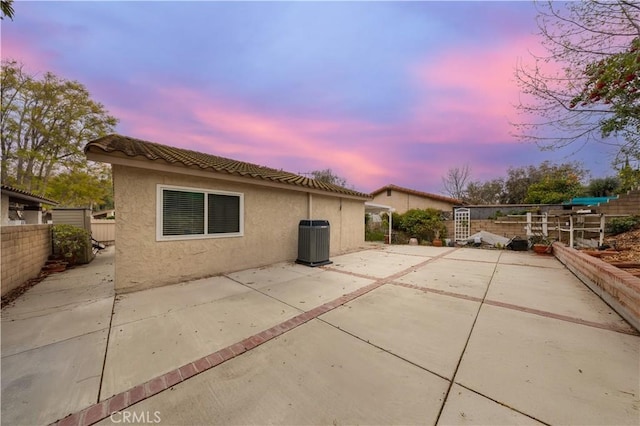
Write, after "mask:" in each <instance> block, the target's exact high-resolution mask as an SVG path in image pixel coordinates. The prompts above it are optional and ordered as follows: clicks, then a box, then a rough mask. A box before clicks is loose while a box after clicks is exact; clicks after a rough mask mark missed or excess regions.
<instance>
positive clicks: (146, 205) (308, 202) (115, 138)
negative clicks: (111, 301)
mask: <svg viewBox="0 0 640 426" xmlns="http://www.w3.org/2000/svg"><path fill="white" fill-rule="evenodd" d="M85 152H86V155H87V158H88V159H89V160H93V161H101V162H106V163H111V164H112V165H113V168H112V170H113V184H114V201H115V205H116V206H117V207H116V210H117V212H116V217H117V218H118V220H117V221H116V240H117V249H116V258H115V278H116V284H115V286H116V292H118V293H122V292H129V291H136V290H141V289H144V288H150V287H157V286H161V285H166V284H173V283H178V282H182V281H187V280H193V279H196V278H201V277H206V276H211V275H215V274H220V273H226V272H231V271H235V270H241V269H245V268H252V267H259V266H263V265H268V264H272V263H275V262H281V261H289V260H294V259H296V257H297V254H298V225H299V222H300V220H303V219H326V220H328V221H329V222H330V225H331V231H330V249H331V250H330V254H331V255H335V254H337V253H341V252H344V251H347V250H352V249H355V248H358V247H360V246H361V245H362V244H363V243H364V220H363V218H364V213H365V208H364V203H365V201H367V200H369V199H370V198H371V197H370V196H369V195H368V194H363V193H360V192H356V191H353V190H349V189H346V188H342V187H339V186H335V185H330V184H326V183H323V182H319V181H316V180H313V179H310V178H307V177H303V176H299V175H296V174H293V173H288V172H284V171H281V170H275V169H271V168H267V167H261V166H257V165H254V164H249V163H243V162H240V161H235V160H230V159H227V158H222V157H217V156H213V155H209V154H204V153H200V152H195V151H190V150H186V149H179V148H174V147H170V146H165V145H160V144H156V143H152V142H147V141H142V140H138V139H133V138H129V137H125V136H120V135H109V136H106V137H103V138H100V139H97V140H95V141H92V142H90V143H88V144H87V146H86V147H85Z"/></svg>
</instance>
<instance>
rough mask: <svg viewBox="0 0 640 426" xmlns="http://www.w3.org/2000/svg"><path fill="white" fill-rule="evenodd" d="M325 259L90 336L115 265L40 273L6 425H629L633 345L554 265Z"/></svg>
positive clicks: (158, 309) (271, 270)
mask: <svg viewBox="0 0 640 426" xmlns="http://www.w3.org/2000/svg"><path fill="white" fill-rule="evenodd" d="M487 253H488V254H487ZM456 255H457V256H458V257H459V258H458V257H455V256H456ZM475 255H477V256H475ZM474 259H476V260H474ZM490 259H494V260H493V261H491V260H490ZM97 260H98V259H97ZM104 260H105V259H104V258H103V259H102V261H104ZM333 260H334V262H335V264H333V265H329V266H327V267H320V268H309V267H306V266H301V265H295V264H293V263H281V264H277V265H273V266H272V267H266V268H256V269H254V270H248V271H239V272H236V273H233V274H229V275H227V276H218V277H213V278H207V279H204V280H198V281H192V282H188V283H183V284H179V285H176V286H167V287H161V288H156V289H151V290H145V291H142V292H139V293H131V294H127V295H124V296H119V297H118V300H117V301H116V302H115V305H114V306H115V314H114V315H113V317H112V318H111V320H112V321H113V323H112V327H111V328H110V330H109V335H107V329H98V331H92V330H95V329H96V327H97V326H98V324H97V322H96V319H97V318H98V317H100V315H99V313H105V312H109V311H108V310H107V309H106V308H105V307H104V306H103V305H105V306H106V305H108V303H113V300H114V299H113V296H107V297H102V296H103V295H104V294H109V292H104V288H102V287H101V286H100V285H101V283H103V284H104V285H105V286H108V285H112V284H113V283H112V282H110V281H109V278H108V277H109V275H108V274H112V272H113V269H112V266H113V265H110V266H111V269H107V270H103V271H102V272H103V273H104V274H106V276H107V278H106V281H104V280H105V278H104V277H102V276H101V275H100V274H99V273H96V272H93V274H92V273H91V265H98V266H99V265H100V263H92V264H91V265H88V267H87V268H86V269H87V270H86V271H82V273H81V274H80V273H79V274H77V275H70V273H71V272H73V270H72V271H67V272H64V273H62V274H59V275H57V276H55V278H56V279H55V280H53V281H50V280H49V278H48V279H47V280H45V281H43V282H42V283H41V284H39V285H38V286H36V287H35V288H34V289H32V290H31V291H29V292H27V293H26V294H25V295H23V297H21V298H20V299H18V300H17V301H16V305H15V306H14V307H12V308H6V309H3V315H2V322H3V330H2V331H3V339H4V341H3V345H2V368H3V371H2V373H3V374H2V396H3V401H2V416H3V417H2V419H3V421H5V422H7V423H10V424H16V423H17V424H22V423H28V424H48V423H51V422H55V421H56V420H60V419H63V417H64V416H65V415H67V414H70V413H72V415H71V416H70V417H66V418H64V420H63V421H61V422H60V423H59V425H60V426H63V425H65V426H71V425H74V426H80V425H83V424H91V423H94V422H96V421H99V420H100V419H105V420H104V422H103V423H105V424H106V423H109V414H111V412H116V417H114V418H113V422H114V423H118V424H122V423H124V421H123V417H122V415H123V414H124V413H129V414H131V413H137V415H138V416H141V415H142V416H146V417H144V418H143V419H144V420H147V422H149V421H148V420H149V419H150V420H153V421H155V417H154V415H155V411H158V412H159V413H160V421H161V424H212V423H213V424H216V423H217V424H265V423H271V424H340V423H349V424H398V423H403V424H436V423H437V424H478V423H480V424H532V423H533V424H535V422H536V421H539V422H542V423H546V424H634V420H635V424H637V419H638V412H639V411H638V409H639V404H640V403H639V401H638V399H639V393H640V390H639V389H638V387H639V386H640V385H639V383H640V366H639V365H638V359H639V358H640V336H639V335H638V333H637V332H636V331H633V330H632V329H631V328H630V327H629V326H628V325H627V324H626V323H624V322H623V321H622V320H621V319H620V317H619V316H617V315H616V314H614V313H610V312H609V310H608V308H607V307H606V306H605V305H603V304H602V302H601V301H600V300H599V299H598V297H597V295H595V294H593V293H591V292H590V291H588V290H586V288H584V287H583V286H582V284H581V283H580V282H579V281H577V280H576V279H575V277H573V276H572V275H571V274H569V273H568V272H567V271H566V270H565V269H564V268H563V267H558V266H557V263H556V262H555V261H554V260H553V259H552V258H550V257H540V258H539V259H538V258H537V257H536V256H532V255H530V254H528V253H509V252H504V251H497V250H495V251H494V250H490V251H486V250H480V249H468V248H464V249H454V248H436V247H424V246H406V247H397V246H390V247H389V246H387V247H380V246H376V247H375V248H372V249H369V250H365V251H362V252H359V253H350V254H347V255H344V256H336V257H334V258H333ZM494 269H495V270H496V272H495V274H493V270H494ZM99 270H100V268H98V271H99ZM111 276H112V275H111ZM64 277H67V278H66V279H67V280H68V281H66V280H65V279H64ZM69 277H71V278H69ZM530 277H534V280H532V279H530ZM50 278H54V277H50ZM78 280H80V281H83V282H79V281H78ZM52 283H55V285H53V284H52ZM42 284H45V287H42V289H40V287H39V286H40V285H42ZM485 289H488V292H487V295H488V296H487V298H486V299H485V300H482V295H483V294H484V290H485ZM34 290H38V291H34ZM32 292H33V295H30V293H32ZM63 292H66V293H65V294H66V296H60V294H63ZM45 293H46V294H48V295H50V297H45V298H41V297H40V295H42V294H45ZM88 293H90V294H91V297H89V298H87V294H88ZM345 293H347V294H346V295H345ZM66 299H69V300H66ZM302 302H304V303H302ZM324 302H326V303H324ZM320 303H324V304H322V305H321V306H317V307H316V306H314V305H317V304H320ZM603 306H605V307H604V308H603ZM81 307H84V308H86V309H87V311H86V312H85V314H86V315H85V316H84V317H83V318H80V317H78V316H76V314H77V312H79V311H78V309H79V308H81ZM71 313H73V315H72V314H71ZM478 313H479V315H478ZM56 315H58V316H59V317H58V318H66V321H64V322H61V323H59V325H58V326H55V324H56V322H55V321H51V320H50V319H49V321H50V322H51V324H47V323H46V321H47V320H46V319H45V318H48V317H49V318H54V317H55V316H56ZM11 319H14V320H15V321H10V320H11ZM107 319H109V318H107ZM107 319H106V320H107ZM106 320H105V323H106ZM60 321H62V320H60ZM5 325H6V326H7V328H6V330H5ZM99 325H102V323H101V324H99ZM12 327H15V328H14V329H12ZM42 327H44V328H46V327H54V328H56V329H66V332H67V333H69V334H67V335H65V334H64V333H63V332H62V331H59V330H57V331H45V332H44V333H43V334H42V335H40V334H39V333H40V332H39V331H38V330H37V329H38V328H42ZM34 329H36V330H34ZM7 330H8V331H10V334H8V335H7V336H4V333H5V332H6V331H7ZM78 333H84V334H80V335H77V334H78ZM76 335H77V336H76ZM74 336H75V337H74ZM47 339H53V340H58V341H55V342H54V343H48V342H50V340H47ZM60 339H63V340H60ZM53 340H52V341H53ZM107 340H108V348H107ZM34 342H35V344H37V345H40V346H38V347H34V348H33V349H28V348H30V347H31V346H29V345H30V344H34ZM205 356H206V358H203V357H205ZM456 366H457V367H458V368H457V369H456ZM101 380H102V385H101ZM145 382H146V383H145ZM448 390H450V392H448ZM120 391H123V393H118V395H117V396H114V398H109V397H110V396H111V395H113V394H114V393H117V392H120ZM7 395H9V396H7ZM140 401H141V402H140ZM118 415H120V417H118ZM23 419H25V420H23ZM141 421H143V420H140V417H138V422H141Z"/></svg>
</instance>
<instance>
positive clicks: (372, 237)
mask: <svg viewBox="0 0 640 426" xmlns="http://www.w3.org/2000/svg"><path fill="white" fill-rule="evenodd" d="M384 236H385V234H384V232H383V231H380V230H373V229H372V230H366V231H365V232H364V240H365V241H384Z"/></svg>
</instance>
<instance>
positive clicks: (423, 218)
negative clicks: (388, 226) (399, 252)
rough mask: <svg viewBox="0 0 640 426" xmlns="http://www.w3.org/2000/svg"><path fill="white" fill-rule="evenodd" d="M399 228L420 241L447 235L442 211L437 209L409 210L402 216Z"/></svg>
mask: <svg viewBox="0 0 640 426" xmlns="http://www.w3.org/2000/svg"><path fill="white" fill-rule="evenodd" d="M399 228H400V230H401V231H404V232H406V233H407V235H409V236H410V237H415V238H418V240H420V241H433V240H434V239H436V238H444V237H446V236H447V227H446V226H445V224H444V222H443V221H442V218H441V213H440V211H439V210H436V209H425V210H420V209H411V210H408V211H407V212H405V213H404V214H403V215H402V216H401V217H400V221H399Z"/></svg>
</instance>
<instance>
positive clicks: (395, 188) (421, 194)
mask: <svg viewBox="0 0 640 426" xmlns="http://www.w3.org/2000/svg"><path fill="white" fill-rule="evenodd" d="M387 189H391V190H393V191H398V192H404V193H405V194H412V195H417V196H419V197H426V198H432V199H434V200H440V201H444V202H446V203H451V204H462V201H460V200H456V199H455V198H450V197H445V196H444V195H437V194H431V193H429V192H422V191H416V190H415V189H409V188H403V187H401V186H397V185H393V184H391V185H387V186H383V187H382V188H379V189H376V190H375V191H373V192H372V193H371V196H376V195H378V194H380V193H381V192H384V191H386V190H387Z"/></svg>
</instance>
